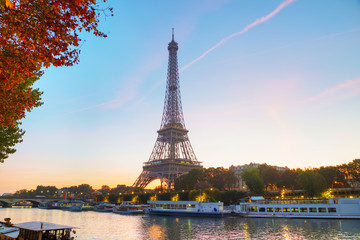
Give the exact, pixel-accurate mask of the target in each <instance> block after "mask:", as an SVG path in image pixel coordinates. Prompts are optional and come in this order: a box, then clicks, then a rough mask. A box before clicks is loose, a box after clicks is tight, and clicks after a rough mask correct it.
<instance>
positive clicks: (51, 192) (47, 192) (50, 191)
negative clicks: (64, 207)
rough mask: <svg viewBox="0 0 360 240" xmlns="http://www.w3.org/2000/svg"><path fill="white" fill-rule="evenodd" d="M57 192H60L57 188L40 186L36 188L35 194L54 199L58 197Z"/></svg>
mask: <svg viewBox="0 0 360 240" xmlns="http://www.w3.org/2000/svg"><path fill="white" fill-rule="evenodd" d="M57 191H58V189H57V187H55V186H42V185H39V186H37V187H36V190H35V191H34V192H35V195H44V196H47V197H54V196H56V194H57Z"/></svg>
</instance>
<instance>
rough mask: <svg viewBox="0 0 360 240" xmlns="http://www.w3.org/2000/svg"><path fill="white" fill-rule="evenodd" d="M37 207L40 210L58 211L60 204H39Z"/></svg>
mask: <svg viewBox="0 0 360 240" xmlns="http://www.w3.org/2000/svg"><path fill="white" fill-rule="evenodd" d="M38 207H39V208H40V209H60V203H58V202H46V203H40V204H39V206H38Z"/></svg>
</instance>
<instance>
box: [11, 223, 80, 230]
mask: <svg viewBox="0 0 360 240" xmlns="http://www.w3.org/2000/svg"><path fill="white" fill-rule="evenodd" d="M14 227H18V228H21V229H27V230H32V231H47V230H60V229H73V228H77V227H71V226H66V225H60V224H56V223H49V222H24V223H19V224H14Z"/></svg>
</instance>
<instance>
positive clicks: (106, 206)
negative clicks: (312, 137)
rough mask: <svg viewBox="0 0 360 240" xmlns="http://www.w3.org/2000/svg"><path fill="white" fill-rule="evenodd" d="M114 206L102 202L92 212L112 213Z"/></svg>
mask: <svg viewBox="0 0 360 240" xmlns="http://www.w3.org/2000/svg"><path fill="white" fill-rule="evenodd" d="M114 207H115V204H112V203H107V202H102V203H100V204H98V205H95V206H94V211H96V212H112V211H113V208H114Z"/></svg>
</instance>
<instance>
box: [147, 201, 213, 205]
mask: <svg viewBox="0 0 360 240" xmlns="http://www.w3.org/2000/svg"><path fill="white" fill-rule="evenodd" d="M148 203H156V204H199V203H209V204H210V203H212V204H217V203H220V202H204V201H148Z"/></svg>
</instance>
